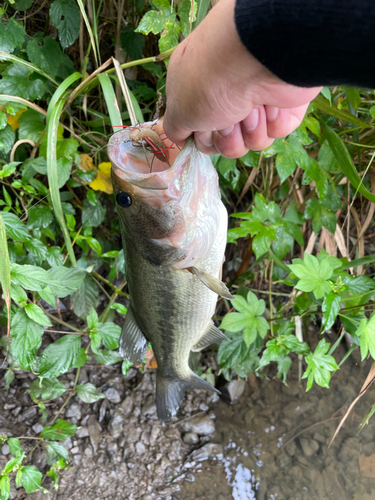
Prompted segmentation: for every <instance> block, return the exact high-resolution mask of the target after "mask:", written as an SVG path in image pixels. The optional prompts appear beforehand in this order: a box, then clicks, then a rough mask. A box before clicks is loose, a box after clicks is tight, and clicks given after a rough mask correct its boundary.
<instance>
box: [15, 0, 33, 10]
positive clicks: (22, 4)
mask: <svg viewBox="0 0 375 500" xmlns="http://www.w3.org/2000/svg"><path fill="white" fill-rule="evenodd" d="M33 1H34V0H16V2H15V3H16V6H17V10H26V9H29V8H30V7H31V6H32V4H33Z"/></svg>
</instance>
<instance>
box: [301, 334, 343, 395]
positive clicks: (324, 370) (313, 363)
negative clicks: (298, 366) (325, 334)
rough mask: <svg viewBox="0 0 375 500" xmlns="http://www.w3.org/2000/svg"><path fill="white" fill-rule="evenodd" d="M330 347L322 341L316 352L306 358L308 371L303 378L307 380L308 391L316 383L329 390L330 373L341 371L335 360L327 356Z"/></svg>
mask: <svg viewBox="0 0 375 500" xmlns="http://www.w3.org/2000/svg"><path fill="white" fill-rule="evenodd" d="M329 347H330V345H329V344H328V342H326V341H325V339H322V340H321V341H320V342H319V344H318V345H317V346H316V349H315V351H314V352H313V353H310V354H308V355H307V356H306V357H305V361H306V363H307V370H306V371H305V373H304V374H303V375H302V378H307V387H306V391H309V390H310V389H311V387H312V385H313V383H314V381H315V382H316V383H317V384H318V385H320V386H321V387H326V388H327V389H329V381H330V379H331V373H330V372H333V371H335V370H338V369H339V367H338V366H337V363H336V361H335V358H334V357H333V356H330V355H328V354H326V353H327V351H328V349H329Z"/></svg>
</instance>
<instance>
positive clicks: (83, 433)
mask: <svg viewBox="0 0 375 500" xmlns="http://www.w3.org/2000/svg"><path fill="white" fill-rule="evenodd" d="M75 435H76V436H77V438H85V437H88V436H89V435H90V433H89V430H88V428H87V427H79V428H78V429H77V432H76V434H75Z"/></svg>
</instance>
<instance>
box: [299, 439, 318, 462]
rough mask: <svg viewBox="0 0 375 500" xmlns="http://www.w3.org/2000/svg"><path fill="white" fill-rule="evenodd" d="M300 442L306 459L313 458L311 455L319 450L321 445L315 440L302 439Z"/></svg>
mask: <svg viewBox="0 0 375 500" xmlns="http://www.w3.org/2000/svg"><path fill="white" fill-rule="evenodd" d="M299 442H300V445H301V448H302V451H303V453H304V454H305V455H306V457H311V455H313V454H314V453H315V452H317V451H318V450H319V443H318V442H317V441H315V440H314V439H306V438H301V439H300V440H299Z"/></svg>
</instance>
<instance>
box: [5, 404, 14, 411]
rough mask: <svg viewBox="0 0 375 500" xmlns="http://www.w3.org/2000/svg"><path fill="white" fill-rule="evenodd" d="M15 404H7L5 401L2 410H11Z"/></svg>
mask: <svg viewBox="0 0 375 500" xmlns="http://www.w3.org/2000/svg"><path fill="white" fill-rule="evenodd" d="M15 407H16V405H15V404H13V403H12V404H9V403H5V405H4V410H13V408H15Z"/></svg>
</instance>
